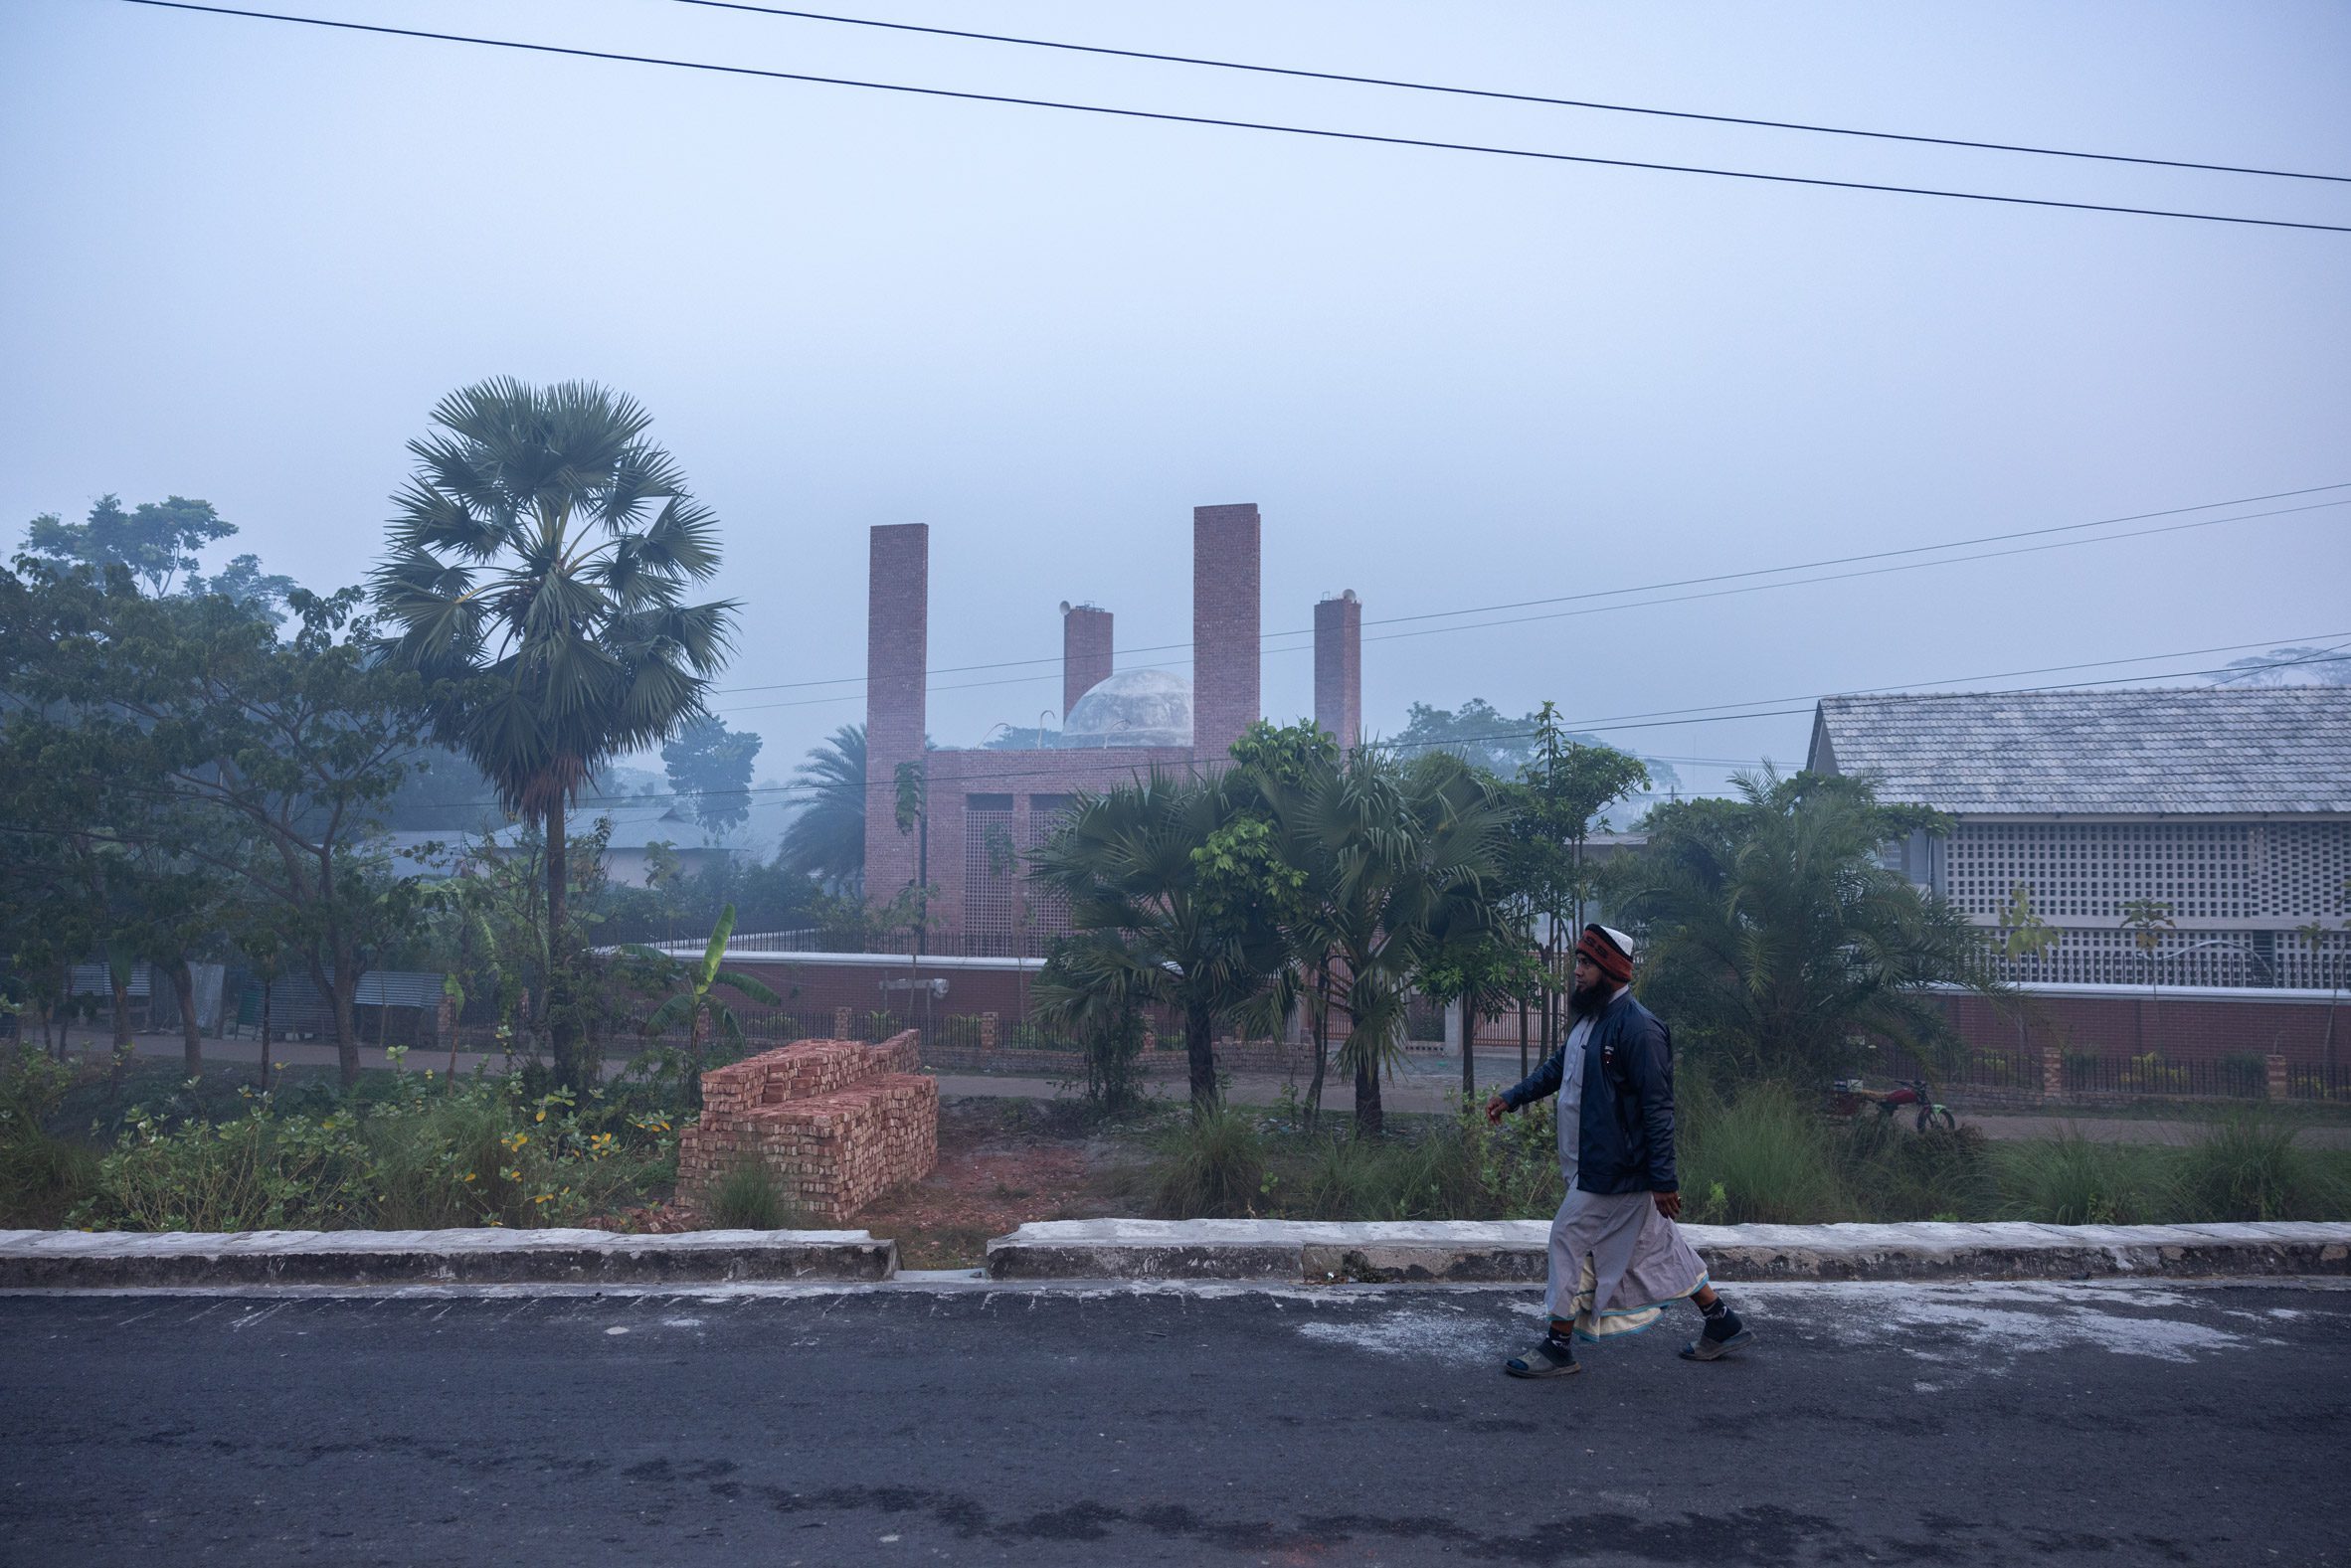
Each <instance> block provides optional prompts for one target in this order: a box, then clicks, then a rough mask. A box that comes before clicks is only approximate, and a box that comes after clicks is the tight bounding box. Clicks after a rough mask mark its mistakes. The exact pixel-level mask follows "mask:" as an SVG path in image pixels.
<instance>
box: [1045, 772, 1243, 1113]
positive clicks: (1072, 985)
mask: <svg viewBox="0 0 2351 1568" xmlns="http://www.w3.org/2000/svg"><path fill="white" fill-rule="evenodd" d="M1252 799H1253V793H1252V790H1251V789H1250V787H1249V786H1248V785H1247V784H1244V783H1243V782H1241V781H1240V780H1239V779H1238V778H1236V777H1235V776H1234V775H1232V774H1230V773H1226V774H1220V775H1217V776H1216V777H1213V778H1210V779H1205V780H1187V779H1179V778H1175V777H1172V776H1170V775H1166V774H1162V773H1160V772H1159V771H1158V770H1156V769H1155V770H1153V772H1152V774H1151V776H1150V777H1149V778H1148V779H1144V780H1141V781H1138V782H1137V783H1134V784H1121V785H1118V786H1117V787H1115V788H1111V789H1107V790H1105V791H1103V792H1102V793H1100V794H1092V795H1085V796H1082V797H1080V799H1079V800H1078V802H1077V804H1076V805H1075V806H1074V807H1073V808H1072V809H1071V811H1070V812H1069V814H1068V815H1067V816H1066V817H1065V818H1063V820H1062V823H1061V825H1060V827H1059V828H1057V829H1056V831H1055V832H1054V833H1053V835H1052V836H1051V837H1050V838H1048V839H1047V840H1046V841H1045V842H1044V843H1043V844H1042V845H1040V846H1038V848H1036V849H1035V850H1034V851H1032V852H1031V853H1030V855H1029V864H1030V866H1031V868H1032V869H1031V871H1030V875H1031V876H1032V877H1033V878H1034V879H1035V880H1036V881H1038V882H1039V883H1042V884H1043V885H1044V886H1045V887H1046V888H1048V889H1049V890H1051V891H1052V892H1054V893H1057V894H1059V895H1060V896H1061V897H1062V898H1063V899H1065V900H1066V901H1067V905H1068V909H1069V923H1070V926H1071V927H1072V928H1073V931H1074V933H1075V934H1074V935H1073V936H1071V937H1070V938H1069V939H1068V940H1066V941H1064V942H1062V943H1061V944H1060V945H1059V946H1058V947H1056V949H1055V950H1054V952H1053V955H1052V957H1051V958H1048V959H1047V960H1046V962H1045V966H1044V969H1043V970H1042V971H1041V972H1040V973H1039V974H1038V976H1037V980H1036V984H1035V986H1034V988H1033V990H1032V992H1031V995H1032V996H1033V997H1034V999H1035V1004H1036V1010H1037V1017H1038V1019H1039V1021H1040V1022H1044V1023H1046V1024H1049V1025H1052V1026H1055V1027H1060V1028H1069V1029H1076V1028H1079V1027H1083V1026H1088V1025H1091V1024H1092V1023H1093V1022H1095V1021H1096V1020H1097V1019H1098V1018H1099V1017H1101V1016H1103V1015H1104V1014H1105V1013H1106V1012H1107V1013H1109V1014H1112V1015H1115V1014H1117V1013H1119V1012H1121V1011H1122V1010H1123V1009H1127V1008H1141V1007H1144V1006H1154V1005H1156V1006H1164V1007H1168V1008H1170V1009H1172V1010H1174V1011H1175V1013H1176V1015H1177V1016H1178V1017H1180V1018H1181V1019H1182V1021H1183V1048H1184V1052H1185V1054H1186V1056H1187V1057H1188V1059H1189V1067H1190V1072H1191V1101H1192V1109H1193V1111H1194V1113H1195V1114H1197V1113H1199V1112H1200V1111H1202V1110H1204V1109H1207V1108H1210V1107H1213V1106H1214V1105H1215V1104H1216V1098H1217V1091H1216V1049H1215V1029H1216V1026H1217V1025H1218V1024H1219V1023H1224V1022H1229V1021H1230V1020H1232V1019H1233V1018H1235V1017H1236V1016H1238V1015H1239V1014H1240V1012H1241V1011H1242V1009H1244V1008H1245V1007H1247V1006H1248V1004H1249V1003H1250V1002H1251V1001H1252V1000H1253V999H1254V998H1256V997H1257V996H1259V995H1260V994H1262V993H1263V992H1264V991H1265V990H1266V988H1267V987H1268V986H1269V985H1271V984H1272V983H1273V982H1274V978H1275V976H1276V975H1277V974H1278V973H1279V972H1280V971H1281V969H1282V967H1283V964H1284V961H1285V952H1284V949H1283V946H1282V941H1281V935H1280V932H1279V930H1278V929H1277V928H1276V927H1275V925H1274V923H1273V922H1272V921H1271V920H1270V919H1269V918H1268V915H1267V910H1266V908H1265V905H1264V903H1263V901H1261V900H1259V899H1257V898H1255V897H1253V896H1251V894H1250V893H1249V892H1248V891H1247V889H1246V888H1245V887H1244V886H1243V883H1245V881H1246V880H1247V879H1246V877H1245V876H1244V877H1241V878H1234V877H1231V876H1226V875H1223V874H1220V873H1218V872H1216V871H1214V870H1212V869H1211V868H1208V867H1207V866H1205V865H1204V864H1203V859H1202V857H1203V856H1207V855H1211V854H1213V852H1214V851H1213V849H1212V847H1211V846H1212V845H1213V844H1214V843H1215V842H1216V841H1217V837H1218V834H1219V831H1220V830H1223V829H1228V828H1230V827H1232V826H1233V825H1234V824H1235V823H1236V822H1238V821H1239V820H1240V819H1241V818H1242V817H1243V816H1244V815H1245V812H1246V808H1247V806H1248V805H1249V804H1250V803H1251V801H1252Z"/></svg>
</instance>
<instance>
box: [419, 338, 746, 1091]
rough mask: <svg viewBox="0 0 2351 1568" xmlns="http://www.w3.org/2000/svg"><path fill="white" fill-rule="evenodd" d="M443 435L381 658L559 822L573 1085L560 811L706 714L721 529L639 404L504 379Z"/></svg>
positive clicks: (719, 643) (559, 1013)
mask: <svg viewBox="0 0 2351 1568" xmlns="http://www.w3.org/2000/svg"><path fill="white" fill-rule="evenodd" d="M433 423H434V424H435V425H437V426H438V427H440V429H439V430H438V431H436V432H435V433H434V434H433V435H432V436H428V437H426V438H425V439H422V440H415V441H411V442H410V443H409V451H410V452H411V453H412V454H413V455H414V456H415V457H416V459H417V468H416V471H415V473H414V474H413V475H412V476H411V478H410V480H409V482H408V485H407V487H406V488H404V489H403V490H402V491H401V492H400V494H399V495H398V496H397V497H395V501H396V504H397V506H398V508H399V510H398V514H397V516H396V517H395V518H394V520H393V523H392V534H391V553H390V555H389V556H388V557H387V558H386V559H385V560H384V561H383V562H382V563H381V564H380V565H378V567H377V568H376V570H375V574H374V594H375V600H376V603H377V604H378V605H379V606H380V607H381V608H382V610H383V612H384V614H385V616H386V617H387V619H388V620H389V622H390V623H391V625H392V626H394V627H396V628H398V634H397V636H395V637H394V638H393V639H391V640H390V641H388V642H387V643H386V645H385V646H386V652H387V655H388V657H389V658H391V659H392V660H393V661H394V662H396V663H398V664H400V665H402V666H404V667H406V668H409V669H413V670H415V671H417V672H418V673H419V674H420V675H422V676H424V677H425V679H426V680H427V681H428V682H429V683H430V684H431V690H432V695H431V698H430V706H431V716H432V721H433V725H434V729H435V732H436V736H437V738H438V739H439V740H441V741H442V742H443V743H444V744H446V745H448V746H451V747H452V748H454V749H455V750H457V751H460V752H462V753H464V754H465V756H466V757H468V758H470V759H471V760H472V762H473V765H474V766H475V767H476V768H478V769H480V770H481V773H482V776H483V777H484V778H486V779H487V780H488V781H489V782H490V784H491V785H492V786H493V787H495V788H496V790H497V792H498V796H499V799H500V801H501V802H502V803H503V804H504V805H505V807H506V808H507V809H508V810H509V811H513V812H515V813H517V814H519V815H522V816H525V817H528V818H530V819H533V820H537V821H540V822H543V823H544V824H545V833H546V844H547V936H548V944H547V950H548V975H547V1001H548V1023H549V1032H550V1036H551V1038H552V1041H553V1043H554V1047H555V1069H556V1073H557V1075H558V1077H559V1078H560V1079H561V1080H562V1081H563V1082H564V1083H566V1084H569V1085H575V1086H576V1085H578V1084H580V1083H582V1082H584V1081H585V1079H586V1077H587V1075H588V1072H589V1071H590V1069H591V1066H592V1064H589V1063H586V1062H583V1061H581V1060H577V1059H575V1058H576V1056H577V1054H578V1053H577V1051H576V1042H577V1040H578V1038H579V1030H578V1028H577V1021H576V1020H575V1019H574V1018H572V1016H571V1009H570V1006H569V1000H570V988H569V984H568V979H567V972H566V971H567V969H568V967H569V963H570V950H569V948H568V946H567V945H566V943H565V940H564V927H565V914H566V911H565V897H564V894H565V889H566V887H567V886H568V885H569V876H570V870H569V867H568V865H567V864H566V859H565V834H564V828H565V813H566V812H567V811H568V810H569V809H570V807H571V805H572V803H573V801H574V800H575V799H576V798H577V796H578V794H579V791H580V788H581V786H582V785H583V784H587V783H588V782H589V780H590V779H592V778H593V777H594V775H595V773H596V771H597V769H598V768H599V767H601V766H602V765H604V764H606V763H608V762H610V761H611V760H612V759H614V758H615V757H618V756H621V755H624V754H627V753H630V752H633V751H637V750H640V749H642V748H645V747H648V746H652V745H655V744H657V743H659V742H661V741H663V740H666V739H667V738H668V737H669V736H671V735H672V734H674V733H675V732H676V731H677V729H678V727H679V726H680V725H681V724H682V723H683V722H684V721H685V720H687V719H689V718H691V717H693V716H695V715H697V714H699V713H701V712H702V711H703V707H702V703H703V698H704V696H705V694H706V693H707V691H708V689H709V678H710V676H711V675H712V674H714V673H715V672H716V671H717V670H718V668H719V666H720V665H721V664H722V663H723V662H724V661H725V658H726V654H727V652H728V649H729V647H730V645H731V640H732V629H733V621H734V610H735V608H736V606H735V603H734V602H733V601H731V600H714V601H711V602H709V603H706V604H700V605H688V604H686V603H684V597H685V592H686V590H687V588H688V587H689V586H691V585H693V584H695V583H700V582H704V581H706V580H708V579H709V578H710V577H711V576H712V575H714V574H715V573H716V572H717V571H718V560H719V557H718V542H717V537H716V536H717V519H716V518H715V517H713V516H712V515H711V513H710V512H709V510H708V509H707V508H705V507H703V506H701V505H700V504H698V503H697V502H695V501H694V499H693V498H692V496H691V495H690V494H689V492H688V491H687V489H686V485H685V476H684V474H683V473H682V471H680V469H679V468H678V466H677V463H676V462H675V460H674V459H672V458H671V457H670V455H669V453H668V452H667V451H666V450H665V449H663V448H662V447H660V446H659V445H656V444H655V443H653V442H652V441H650V440H647V439H646V438H645V436H644V432H645V429H646V427H647V426H649V425H650V424H651V423H652V419H651V416H650V415H648V414H646V413H645V412H644V410H643V409H642V408H640V407H639V406H638V405H637V404H636V403H635V402H634V401H633V400H632V399H630V398H627V397H624V396H621V395H620V394H617V393H614V392H611V391H609V390H607V389H605V388H603V387H599V386H595V385H592V384H589V383H583V382H566V383H564V384H562V385H560V386H553V387H545V388H539V387H531V386H527V385H525V384H523V383H521V382H518V381H514V380H510V379H500V380H496V381H487V382H483V383H481V384H480V385H478V386H472V387H467V388H465V389H463V390H462V391H459V392H455V393H452V394H451V395H450V396H449V397H447V398H444V399H443V400H442V401H441V403H440V404H439V406H437V407H436V408H435V409H434V410H433Z"/></svg>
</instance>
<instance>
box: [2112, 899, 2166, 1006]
mask: <svg viewBox="0 0 2351 1568" xmlns="http://www.w3.org/2000/svg"><path fill="white" fill-rule="evenodd" d="M2171 917H2172V907H2171V906H2170V905H2169V904H2167V903H2165V902H2164V901H2163V900H2161V899H2152V898H2134V899H2132V900H2130V901H2129V902H2128V903H2126V904H2124V905H2123V906H2122V929H2123V930H2124V931H2127V932H2129V933H2130V945H2131V946H2132V947H2134V948H2136V949H2138V952H2139V964H2140V967H2141V968H2143V969H2144V970H2145V971H2146V975H2147V988H2148V989H2149V990H2150V991H2152V990H2153V989H2154V988H2155V977H2156V970H2155V956H2156V954H2157V953H2158V952H2159V951H2160V950H2161V949H2162V947H2163V934H2164V933H2165V932H2167V931H2171V930H2174V929H2175V928H2176V927H2177V925H2178V923H2177V922H2176V921H2174V920H2173V919H2172V918H2171Z"/></svg>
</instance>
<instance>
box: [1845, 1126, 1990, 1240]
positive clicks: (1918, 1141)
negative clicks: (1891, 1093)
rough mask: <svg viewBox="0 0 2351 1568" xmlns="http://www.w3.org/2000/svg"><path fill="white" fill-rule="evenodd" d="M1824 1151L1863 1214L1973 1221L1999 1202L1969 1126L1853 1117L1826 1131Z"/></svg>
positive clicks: (1982, 1149) (1985, 1154)
mask: <svg viewBox="0 0 2351 1568" xmlns="http://www.w3.org/2000/svg"><path fill="white" fill-rule="evenodd" d="M1829 1151H1830V1157H1831V1158H1832V1159H1833V1160H1834V1161H1835V1163H1836V1166H1837V1169H1838V1173H1839V1175H1840V1178H1841V1182H1842V1185H1843V1186H1844V1188H1845V1190H1846V1191H1847V1192H1848V1193H1850V1194H1851V1195H1852V1198H1853V1200H1854V1204H1855V1207H1856V1208H1857V1209H1858V1210H1859V1211H1860V1213H1861V1214H1862V1215H1863V1216H1866V1217H1867V1218H1869V1219H1873V1220H1879V1221H1884V1222H1889V1223H1899V1222H1901V1221H1905V1220H1972V1219H1981V1218H1984V1217H1986V1216H1988V1215H1990V1214H1991V1213H1992V1212H1993V1211H1994V1210H1995V1209H1996V1208H1997V1206H1998V1198H1999V1185H1998V1181H1997V1179H1996V1177H1995V1176H1994V1173H1993V1168H1992V1159H1991V1154H1990V1152H1989V1150H1988V1149H1987V1147H1986V1145H1985V1143H1984V1137H1983V1134H1982V1133H1981V1132H1977V1131H1976V1130H1975V1129H1974V1128H1971V1127H1962V1128H1958V1129H1956V1130H1952V1129H1945V1128H1929V1129H1927V1130H1926V1131H1925V1132H1910V1131H1908V1130H1907V1129H1906V1128H1904V1127H1903V1126H1902V1125H1901V1124H1900V1123H1899V1122H1898V1121H1896V1120H1894V1119H1892V1118H1888V1117H1880V1116H1870V1117H1860V1118H1856V1119H1855V1120H1854V1121H1853V1122H1852V1123H1851V1124H1849V1125H1848V1126H1847V1127H1846V1128H1844V1129H1843V1130H1842V1131H1841V1132H1837V1133H1836V1134H1834V1135H1832V1136H1831V1137H1830V1139H1829Z"/></svg>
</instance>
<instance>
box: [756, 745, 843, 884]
mask: <svg viewBox="0 0 2351 1568" xmlns="http://www.w3.org/2000/svg"><path fill="white" fill-rule="evenodd" d="M792 779H793V783H794V784H795V785H796V786H797V787H799V788H802V789H805V790H807V791H808V805H807V807H806V808H805V809H803V810H802V812H801V813H800V815H798V816H796V817H794V818H793V819H792V825H791V826H789V827H787V828H786V829H785V830H784V846H783V849H782V850H781V851H780V853H779V854H778V856H777V863H778V864H779V865H781V866H783V868H784V869H785V870H787V871H797V872H799V873H800V874H801V875H803V876H810V877H814V878H815V879H816V880H817V881H819V882H821V883H823V884H824V885H825V886H827V887H829V888H831V889H832V890H833V891H834V892H836V893H842V894H847V895H850V896H854V895H855V893H856V892H857V891H858V889H859V888H860V887H861V886H862V885H863V883H864V880H865V726H864V725H862V724H844V725H842V726H841V727H840V728H839V729H837V730H835V731H833V732H832V737H831V739H829V740H827V741H825V742H824V744H823V745H821V746H816V747H813V748H811V750H810V752H809V756H808V761H806V762H804V763H802V764H801V765H800V767H799V768H797V769H795V770H794V771H793V775H792Z"/></svg>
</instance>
